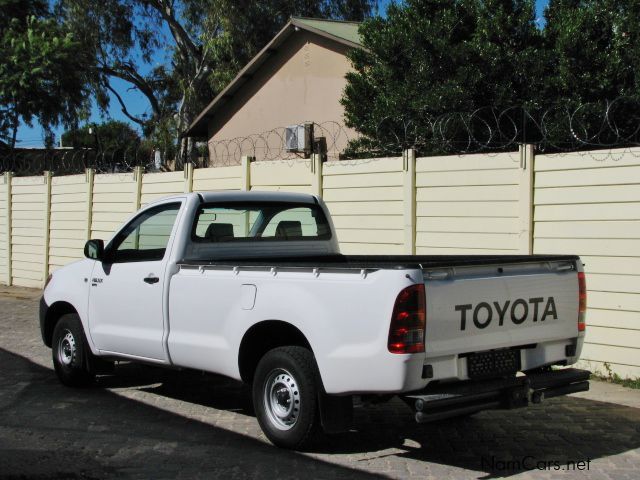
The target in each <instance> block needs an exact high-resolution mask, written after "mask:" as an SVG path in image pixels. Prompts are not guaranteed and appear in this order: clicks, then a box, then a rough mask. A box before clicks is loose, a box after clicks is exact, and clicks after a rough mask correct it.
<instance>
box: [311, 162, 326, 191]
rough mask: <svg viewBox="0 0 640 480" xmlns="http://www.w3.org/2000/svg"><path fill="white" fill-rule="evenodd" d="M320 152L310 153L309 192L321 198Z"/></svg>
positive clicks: (321, 164) (321, 163)
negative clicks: (310, 175)
mask: <svg viewBox="0 0 640 480" xmlns="http://www.w3.org/2000/svg"><path fill="white" fill-rule="evenodd" d="M322 166H323V162H322V154H320V153H313V154H311V174H312V175H313V176H312V177H311V193H312V194H313V195H316V196H317V197H319V198H322Z"/></svg>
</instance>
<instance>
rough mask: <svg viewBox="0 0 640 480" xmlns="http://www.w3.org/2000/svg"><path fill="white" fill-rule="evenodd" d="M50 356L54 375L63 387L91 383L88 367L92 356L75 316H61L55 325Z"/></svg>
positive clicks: (80, 324)
mask: <svg viewBox="0 0 640 480" xmlns="http://www.w3.org/2000/svg"><path fill="white" fill-rule="evenodd" d="M51 355H52V357H53V367H54V368H55V371H56V375H57V376H58V379H60V381H61V382H62V383H63V384H64V385H67V386H68V387H85V386H87V385H90V384H91V383H92V382H93V379H94V375H93V373H92V371H91V367H90V362H91V357H92V355H91V351H90V350H89V346H88V345H87V340H86V337H85V335H84V330H83V329H82V323H81V322H80V317H78V315H77V314H75V313H68V314H66V315H63V316H62V317H60V320H58V323H56V326H55V328H54V329H53V340H52V342H51Z"/></svg>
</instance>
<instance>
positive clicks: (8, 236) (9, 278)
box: [4, 172, 13, 286]
mask: <svg viewBox="0 0 640 480" xmlns="http://www.w3.org/2000/svg"><path fill="white" fill-rule="evenodd" d="M12 179H13V173H11V172H6V173H5V174H4V183H5V185H6V186H7V196H6V198H5V201H6V205H7V231H6V233H5V239H4V240H5V242H6V245H7V277H6V279H5V281H6V283H7V286H11V283H12V277H13V272H12V268H11V267H12V266H13V261H12V259H11V256H12V255H11V224H12V221H11V209H12V208H13V207H12V205H11V193H12V192H11V184H12Z"/></svg>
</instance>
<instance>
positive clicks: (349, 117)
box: [342, 0, 542, 153]
mask: <svg viewBox="0 0 640 480" xmlns="http://www.w3.org/2000/svg"><path fill="white" fill-rule="evenodd" d="M360 32H361V35H362V38H363V44H364V47H365V49H361V50H353V51H352V53H351V61H352V65H353V68H354V71H353V72H351V73H349V74H347V81H348V84H347V87H346V89H345V92H344V96H343V99H342V103H343V105H344V107H345V119H346V123H347V125H348V126H350V127H352V128H355V129H356V130H358V131H359V132H361V133H362V134H363V135H364V138H363V139H360V140H359V141H357V142H354V143H352V147H353V149H354V151H355V152H357V150H358V149H364V150H371V149H378V150H380V151H382V152H389V151H390V150H394V151H395V150H397V149H398V148H400V147H401V146H402V144H403V143H407V144H410V145H415V144H416V143H417V144H418V145H420V148H421V150H422V151H423V153H436V152H440V151H442V147H441V144H440V143H441V142H440V143H438V142H437V141H433V139H432V138H430V135H431V133H432V132H433V123H432V122H433V119H434V118H438V117H441V116H442V115H445V114H451V113H452V112H471V111H474V110H476V109H481V108H483V107H486V106H488V105H489V106H492V107H495V108H496V109H501V108H506V107H508V106H511V105H514V104H521V103H527V102H530V103H535V101H536V100H537V97H536V95H535V91H536V90H537V84H538V83H539V82H540V78H539V75H538V74H539V72H540V68H541V67H540V62H539V58H538V57H536V55H535V53H536V50H537V49H539V47H540V45H541V43H542V34H541V33H540V31H539V30H538V29H537V28H536V25H535V9H534V2H533V1H531V0H513V1H512V0H485V1H481V0H407V1H406V2H405V3H404V4H403V5H392V6H390V7H389V9H388V11H387V17H386V18H374V19H371V20H368V21H366V22H365V23H364V24H363V26H362V27H361V29H360ZM482 114H483V113H482V112H479V114H478V115H477V116H476V119H478V118H480V119H482ZM485 114H486V115H487V116H488V117H490V116H491V115H492V112H491V111H487V112H486V113H485ZM490 120H491V118H487V121H490ZM493 120H494V121H495V119H493ZM464 121H465V120H464V119H462V120H461V119H460V118H459V117H456V116H455V115H452V116H451V118H450V120H449V121H447V122H444V123H443V124H441V126H444V128H447V129H449V130H450V131H448V132H445V133H444V135H446V136H448V138H449V139H453V141H454V142H456V141H460V142H463V144H464V142H468V140H469V138H468V134H467V132H468V130H471V131H472V133H473V135H474V137H475V138H478V139H483V138H484V139H486V138H487V137H490V135H491V134H492V132H489V131H488V129H487V126H486V124H485V123H484V122H482V121H480V122H478V124H476V125H468V124H464ZM457 130H460V132H457ZM458 133H459V135H458ZM404 146H407V145H404ZM352 153H353V152H352Z"/></svg>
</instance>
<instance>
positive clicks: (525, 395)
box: [402, 368, 591, 423]
mask: <svg viewBox="0 0 640 480" xmlns="http://www.w3.org/2000/svg"><path fill="white" fill-rule="evenodd" d="M590 375H591V372H589V371H587V370H578V369H576V368H567V369H563V370H554V371H550V372H540V373H530V374H527V375H525V376H521V377H510V378H500V379H494V380H484V381H466V382H459V383H455V384H451V385H447V384H440V385H434V386H433V387H430V386H428V387H427V388H426V389H425V390H422V391H419V392H414V393H412V394H409V395H405V396H403V397H402V399H403V400H404V401H405V402H406V403H408V404H409V406H410V407H412V408H413V409H414V410H415V412H416V413H415V418H416V421H417V422H418V423H426V422H432V421H435V420H443V419H446V418H451V417H457V416H461V415H468V414H472V413H475V412H479V411H482V410H494V409H513V408H522V407H527V406H529V405H530V404H534V405H537V404H540V403H542V402H543V401H544V400H545V399H547V398H553V397H558V396H561V395H568V394H570V393H576V392H586V391H587V390H589V376H590Z"/></svg>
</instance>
